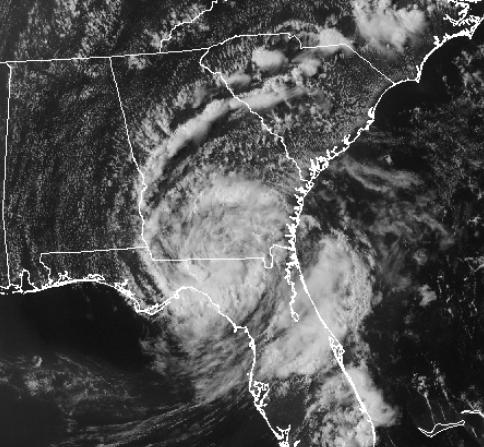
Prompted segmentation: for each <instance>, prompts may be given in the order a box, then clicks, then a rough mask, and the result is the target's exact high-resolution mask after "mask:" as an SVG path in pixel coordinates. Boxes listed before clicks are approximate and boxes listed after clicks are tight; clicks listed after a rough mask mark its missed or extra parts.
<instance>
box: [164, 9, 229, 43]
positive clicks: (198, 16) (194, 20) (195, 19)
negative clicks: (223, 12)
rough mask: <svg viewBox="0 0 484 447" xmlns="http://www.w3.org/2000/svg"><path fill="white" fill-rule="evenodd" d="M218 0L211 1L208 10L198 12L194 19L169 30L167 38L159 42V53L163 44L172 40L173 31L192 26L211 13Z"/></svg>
mask: <svg viewBox="0 0 484 447" xmlns="http://www.w3.org/2000/svg"><path fill="white" fill-rule="evenodd" d="M222 1H223V2H224V3H226V2H227V0H222ZM218 2H219V0H212V4H211V5H210V8H207V9H204V10H202V11H200V12H199V13H198V14H197V15H196V16H195V17H193V18H192V19H190V20H187V21H185V22H180V23H177V24H176V25H175V26H174V27H173V28H172V29H171V30H170V32H169V33H168V37H166V38H163V39H161V42H160V52H161V50H162V48H163V44H164V43H165V42H169V41H170V40H171V39H173V33H174V32H175V30H177V29H178V28H180V27H181V26H184V25H192V24H193V23H195V22H196V21H197V20H198V19H199V18H200V17H202V16H203V15H204V14H206V13H207V12H211V11H212V10H213V8H214V7H215V5H216V4H218Z"/></svg>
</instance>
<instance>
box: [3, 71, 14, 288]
mask: <svg viewBox="0 0 484 447" xmlns="http://www.w3.org/2000/svg"><path fill="white" fill-rule="evenodd" d="M7 67H8V98H7V120H6V123H5V152H4V155H3V191H2V224H3V244H4V250H5V262H6V264H7V278H8V287H10V286H11V285H12V282H11V279H10V262H9V254H8V243H7V227H6V225H5V198H6V192H5V188H6V182H7V154H8V125H9V121H10V96H11V89H12V67H11V66H10V65H9V64H7Z"/></svg>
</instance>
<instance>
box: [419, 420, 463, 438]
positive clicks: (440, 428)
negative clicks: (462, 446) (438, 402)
mask: <svg viewBox="0 0 484 447" xmlns="http://www.w3.org/2000/svg"><path fill="white" fill-rule="evenodd" d="M465 424H466V421H464V419H461V420H460V421H458V422H448V423H445V424H443V423H441V422H439V423H437V424H435V425H434V426H433V427H432V430H424V429H423V428H421V427H417V428H418V429H419V431H420V432H421V433H423V434H424V435H425V436H427V438H433V437H434V436H437V435H438V434H440V433H442V432H444V431H447V430H451V429H453V428H457V427H463V426H464V425H465Z"/></svg>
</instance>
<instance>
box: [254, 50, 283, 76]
mask: <svg viewBox="0 0 484 447" xmlns="http://www.w3.org/2000/svg"><path fill="white" fill-rule="evenodd" d="M252 62H254V64H256V65H257V67H258V68H259V70H260V71H263V72H269V73H276V72H277V71H279V70H280V69H281V68H282V67H283V66H285V65H286V64H287V57H286V56H285V55H284V53H283V52H282V51H279V50H266V49H265V48H262V47H259V48H256V49H255V50H254V51H253V52H252Z"/></svg>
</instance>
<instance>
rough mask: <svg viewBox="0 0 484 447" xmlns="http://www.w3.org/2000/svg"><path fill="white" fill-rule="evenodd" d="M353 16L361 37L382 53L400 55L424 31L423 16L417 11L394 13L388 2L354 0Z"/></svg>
mask: <svg viewBox="0 0 484 447" xmlns="http://www.w3.org/2000/svg"><path fill="white" fill-rule="evenodd" d="M353 14H354V17H355V20H356V25H357V27H358V31H359V33H360V34H361V36H362V37H363V38H364V39H366V40H367V41H368V44H369V45H370V46H371V47H373V48H375V49H377V50H379V51H382V52H386V53H388V52H392V51H394V50H396V51H398V52H400V53H401V52H403V49H404V45H405V44H406V43H407V41H408V40H409V39H416V38H417V37H418V36H419V34H421V33H422V31H423V30H424V28H425V25H426V22H425V15H424V13H423V12H422V11H420V10H418V9H407V8H400V9H396V8H395V6H393V5H392V3H391V1H390V0H377V1H376V2H371V3H370V2H368V0H356V1H354V2H353Z"/></svg>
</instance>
